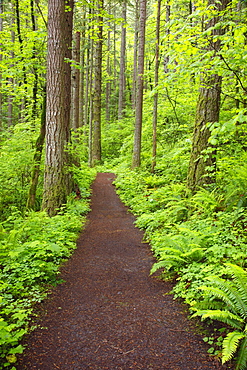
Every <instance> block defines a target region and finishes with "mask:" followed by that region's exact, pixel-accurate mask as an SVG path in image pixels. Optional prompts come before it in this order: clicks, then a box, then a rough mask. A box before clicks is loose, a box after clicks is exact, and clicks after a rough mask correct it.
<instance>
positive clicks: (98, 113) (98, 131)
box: [92, 0, 103, 166]
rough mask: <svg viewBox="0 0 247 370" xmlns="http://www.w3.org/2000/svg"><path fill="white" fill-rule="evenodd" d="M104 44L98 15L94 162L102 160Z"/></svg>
mask: <svg viewBox="0 0 247 370" xmlns="http://www.w3.org/2000/svg"><path fill="white" fill-rule="evenodd" d="M102 9H103V0H99V2H98V11H99V13H100V12H101V10H102ZM102 45H103V17H102V16H101V15H99V16H98V30H97V40H96V42H95V68H94V93H93V143H92V164H93V166H94V165H96V164H97V163H99V162H100V161H101V90H102V88H101V84H102Z"/></svg>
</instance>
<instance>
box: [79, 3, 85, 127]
mask: <svg viewBox="0 0 247 370" xmlns="http://www.w3.org/2000/svg"><path fill="white" fill-rule="evenodd" d="M85 36H86V10H85V8H84V11H83V23H82V31H81V45H80V49H81V56H80V66H81V71H80V87H79V127H82V126H84V125H85V124H86V122H85V66H84V65H85V48H86V39H85Z"/></svg>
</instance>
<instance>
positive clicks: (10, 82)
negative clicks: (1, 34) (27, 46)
mask: <svg viewBox="0 0 247 370" xmlns="http://www.w3.org/2000/svg"><path fill="white" fill-rule="evenodd" d="M14 24H15V17H14V5H13V3H12V2H11V42H12V44H13V48H12V51H11V52H10V58H11V59H14V57H15V54H14V51H13V50H14V43H15V31H14ZM13 66H14V65H13V64H10V66H9V67H10V68H12V67H13ZM7 84H8V90H9V95H8V128H10V127H11V126H13V95H12V93H11V92H12V91H13V86H14V79H13V77H9V78H8V79H7Z"/></svg>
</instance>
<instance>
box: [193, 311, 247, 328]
mask: <svg viewBox="0 0 247 370" xmlns="http://www.w3.org/2000/svg"><path fill="white" fill-rule="evenodd" d="M195 316H201V318H202V320H206V319H212V320H217V321H221V322H223V323H225V324H227V325H230V326H232V327H234V328H236V329H240V330H241V328H242V322H243V320H242V319H241V318H240V317H239V316H237V315H234V314H233V313H231V312H229V311H223V310H197V311H196V312H195V313H194V314H193V315H192V317H195Z"/></svg>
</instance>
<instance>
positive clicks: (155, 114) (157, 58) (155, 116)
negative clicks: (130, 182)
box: [151, 0, 162, 172]
mask: <svg viewBox="0 0 247 370" xmlns="http://www.w3.org/2000/svg"><path fill="white" fill-rule="evenodd" d="M161 1H162V0H158V2H157V18H156V46H155V71H154V87H155V88H156V89H157V88H158V84H159V64H160V55H159V54H160V53H159V50H160V9H161ZM157 120H158V91H156V92H155V94H154V105H153V156H152V167H151V172H154V168H155V166H156V151H157Z"/></svg>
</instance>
